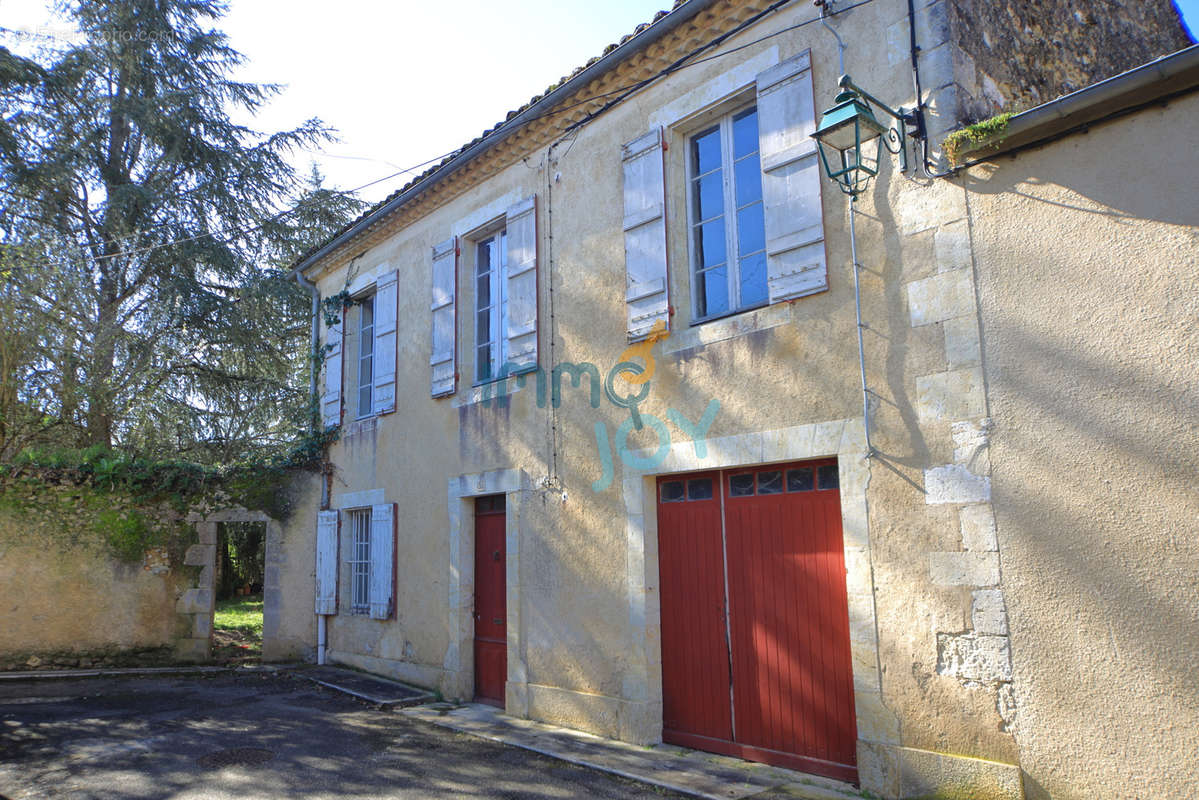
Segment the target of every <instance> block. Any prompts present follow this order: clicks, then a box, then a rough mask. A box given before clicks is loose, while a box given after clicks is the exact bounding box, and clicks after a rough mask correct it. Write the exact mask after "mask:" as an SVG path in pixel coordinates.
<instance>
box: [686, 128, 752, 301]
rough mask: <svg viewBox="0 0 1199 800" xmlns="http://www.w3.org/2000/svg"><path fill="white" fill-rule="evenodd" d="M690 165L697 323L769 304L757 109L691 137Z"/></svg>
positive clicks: (693, 287)
mask: <svg viewBox="0 0 1199 800" xmlns="http://www.w3.org/2000/svg"><path fill="white" fill-rule="evenodd" d="M687 161H688V184H689V185H688V190H687V191H688V206H689V218H690V223H691V248H690V250H691V269H692V276H693V280H692V291H691V294H692V297H693V298H694V304H695V308H694V311H695V319H696V320H697V321H703V320H707V319H713V318H715V317H722V316H726V315H728V314H734V313H736V312H738V311H746V310H748V309H751V308H757V307H759V306H764V305H766V302H767V298H768V294H767V289H766V225H765V220H764V216H763V209H762V168H761V162H760V159H759V158H758V111H757V108H756V107H751V108H747V109H744V110H741V111H738V112H736V113H733V114H729V115H727V116H725V117H723V118H721V119H720V120H719V121H718V122H717V123H716V124H714V125H712V126H710V127H708V128H705V129H704V130H702V131H700V132H699V133H697V134H695V135H694V136H692V137H691V139H690V141H689V142H688V153H687Z"/></svg>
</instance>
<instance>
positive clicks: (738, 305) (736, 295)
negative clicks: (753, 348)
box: [683, 99, 770, 325]
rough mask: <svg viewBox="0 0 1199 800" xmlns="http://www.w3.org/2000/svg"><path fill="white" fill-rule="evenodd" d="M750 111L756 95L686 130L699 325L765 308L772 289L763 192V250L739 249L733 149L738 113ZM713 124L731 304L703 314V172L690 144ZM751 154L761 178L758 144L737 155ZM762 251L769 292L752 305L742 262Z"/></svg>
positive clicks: (694, 307) (694, 312) (694, 315)
mask: <svg viewBox="0 0 1199 800" xmlns="http://www.w3.org/2000/svg"><path fill="white" fill-rule="evenodd" d="M749 111H754V112H756V111H757V102H756V99H755V100H751V101H748V102H746V103H743V104H738V105H737V106H735V107H734V108H733V109H732V110H730V111H727V112H725V113H722V114H721V115H720V116H719V117H717V118H715V119H709V120H707V121H706V123H705V124H703V125H700V126H696V127H695V128H694V129H693V130H691V131H690V132H689V133H687V136H686V146H685V149H684V153H683V159H684V161H685V164H686V176H687V184H686V187H685V197H686V205H687V255H688V262H689V263H688V269H689V280H690V286H691V324H692V325H698V324H701V323H704V322H710V321H712V320H715V319H721V318H723V317H729V316H733V315H734V314H741V313H744V312H746V311H752V310H754V309H757V308H762V307H764V306H767V305H769V304H770V295H769V289H768V284H767V282H766V278H767V272H766V269H767V267H766V265H765V258H766V256H765V241H766V236H765V206H764V205H763V203H764V201H763V198H762V196H761V195H760V194H759V197H758V200H757V201H756V202H757V204H759V205H763V234H762V242H763V247H762V250H760V251H754V252H753V253H749V254H747V256H742V255H740V254H739V253H738V252H737V212H738V211H739V210H740V209H738V208H737V200H736V197H737V195H736V191H737V187H736V169H735V166H736V162H735V161H734V159H733V154H734V151H733V120H734V119H735V118H736V117H739V116H741V115H743V114H745V113H746V112H749ZM714 128H716V129H718V130H719V132H720V169H721V174H722V178H723V181H722V190H723V201H724V203H723V216H724V242H725V263H724V266H725V267H726V270H725V272H726V275H725V278H726V281H727V292H728V298H729V307H728V309H727V310H724V311H720V312H717V313H714V314H713V313H709V314H704V315H701V314H700V313H699V309H700V303H701V300H702V297H701V293H700V283H699V274H700V272H701V271H706V270H701V265H700V264H699V263H698V250H699V248H698V247H697V246H696V241H695V236H696V231H697V230H698V226H699V225H700V224H701V222H703V221H702V220H698V219H696V218H695V206H696V203H695V197H694V194H693V192H694V191H696V187H697V186H698V185H699V184H698V182H697V179H698V178H699V177H700V176H698V175H696V174H695V166H694V163H693V160H692V157H691V147H692V142H693V141H694V140H695V139H696V138H697V137H699V136H701V135H703V134H707V133H709V132H710V131H712V129H714ZM755 143H757V140H755ZM759 147H760V145H759ZM751 157H752V158H755V159H757V161H758V170H757V173H758V175H759V179H760V176H761V174H762V167H761V153H760V150H759V149H757V148H756V149H755V150H754V152H753V153H752V154H751V155H746V156H742V158H741V159H738V160H744V159H746V158H751ZM705 174H707V173H705ZM751 205H753V203H747V204H746V205H745V206H744V207H745V208H748V207H749V206H751ZM759 253H761V254H762V258H763V275H762V278H763V284H762V285H763V289H764V290H765V292H766V296H765V297H764V298H763V299H762V301H761V302H758V303H754V304H752V305H743V304H742V302H741V262H742V260H743V258H746V257H748V256H754V255H758V254H759ZM708 269H711V267H709V268H708Z"/></svg>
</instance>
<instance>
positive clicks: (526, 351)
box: [505, 195, 537, 374]
mask: <svg viewBox="0 0 1199 800" xmlns="http://www.w3.org/2000/svg"><path fill="white" fill-rule="evenodd" d="M505 227H506V230H507V231H508V286H507V289H508V330H507V333H506V335H507V337H508V359H507V363H508V364H509V365H510V366H509V368H508V370H507V372H508V374H514V373H519V372H527V371H529V370H532V369H537V196H536V195H533V196H532V197H526V198H525V199H524V200H521V201H520V202H519V203H516V204H515V205H513V206H511V207H510V208H509V209H508V215H507V220H506V221H505Z"/></svg>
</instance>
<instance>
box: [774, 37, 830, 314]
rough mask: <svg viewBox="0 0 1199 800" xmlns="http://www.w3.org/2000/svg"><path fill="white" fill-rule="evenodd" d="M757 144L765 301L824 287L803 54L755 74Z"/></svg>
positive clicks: (807, 66) (812, 122)
mask: <svg viewBox="0 0 1199 800" xmlns="http://www.w3.org/2000/svg"><path fill="white" fill-rule="evenodd" d="M757 83H758V141H759V150H760V155H761V159H762V202H763V206H764V207H765V212H766V278H767V285H768V287H769V292H770V302H771V303H777V302H779V301H782V300H791V299H793V298H796V297H803V296H804V295H809V294H813V293H815V292H821V291H824V290H825V289H827V288H828V270H827V267H826V266H825V259H824V215H823V213H822V210H821V205H820V165H819V163H818V159H817V156H816V140H815V139H813V138H812V137H811V134H812V132H813V131H814V130H816V110H815V105H814V101H813V97H812V69H811V62H810V54H809V53H806V52H805V53H801V54H800V55H798V56H796V57H794V58H790V59H788V60H786V61H784V62H782V63H781V64H776V65H775V66H773V67H771V68H770V69H768V70H765V71H764V72H762V73H761V74H759V75H758V79H757Z"/></svg>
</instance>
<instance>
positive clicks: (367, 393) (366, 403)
mask: <svg viewBox="0 0 1199 800" xmlns="http://www.w3.org/2000/svg"><path fill="white" fill-rule="evenodd" d="M374 384H375V298H374V295H372V296H370V297H367V298H366V299H365V300H363V301H362V302H361V304H360V305H359V306H358V415H357V416H358V418H359V419H361V418H362V417H369V416H370V415H371V414H372V413H374V411H373V409H372V406H371V403H372V400H373V398H372V391H373V389H374Z"/></svg>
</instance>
